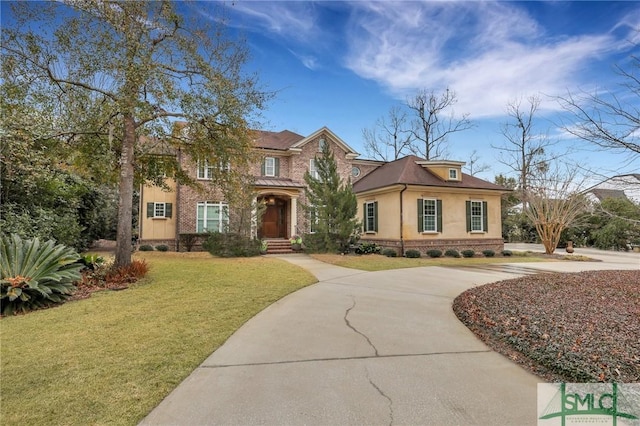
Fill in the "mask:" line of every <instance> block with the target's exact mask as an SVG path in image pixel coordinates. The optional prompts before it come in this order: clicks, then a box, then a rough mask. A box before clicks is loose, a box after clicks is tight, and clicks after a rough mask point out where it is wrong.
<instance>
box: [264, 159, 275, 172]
mask: <svg viewBox="0 0 640 426" xmlns="http://www.w3.org/2000/svg"><path fill="white" fill-rule="evenodd" d="M269 163H271V165H269ZM269 168H271V173H269ZM264 175H265V176H270V177H273V176H275V175H276V159H275V158H274V157H265V159H264Z"/></svg>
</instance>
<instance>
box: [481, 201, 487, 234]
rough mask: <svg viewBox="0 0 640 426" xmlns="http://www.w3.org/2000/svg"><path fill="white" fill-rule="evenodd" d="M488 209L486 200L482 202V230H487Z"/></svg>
mask: <svg viewBox="0 0 640 426" xmlns="http://www.w3.org/2000/svg"><path fill="white" fill-rule="evenodd" d="M488 213H489V211H488V210H487V202H486V201H483V202H482V230H483V231H484V232H489V214H488Z"/></svg>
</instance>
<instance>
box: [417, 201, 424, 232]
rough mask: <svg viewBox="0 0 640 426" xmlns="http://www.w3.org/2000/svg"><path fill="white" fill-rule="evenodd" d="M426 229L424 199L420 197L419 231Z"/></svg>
mask: <svg viewBox="0 0 640 426" xmlns="http://www.w3.org/2000/svg"><path fill="white" fill-rule="evenodd" d="M423 231H424V200H422V198H419V199H418V232H423Z"/></svg>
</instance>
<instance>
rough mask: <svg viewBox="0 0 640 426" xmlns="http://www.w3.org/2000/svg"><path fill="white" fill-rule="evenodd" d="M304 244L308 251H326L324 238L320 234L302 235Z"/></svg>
mask: <svg viewBox="0 0 640 426" xmlns="http://www.w3.org/2000/svg"><path fill="white" fill-rule="evenodd" d="M302 244H304V250H305V251H306V252H307V253H322V252H324V239H323V237H322V235H320V234H305V235H303V236H302Z"/></svg>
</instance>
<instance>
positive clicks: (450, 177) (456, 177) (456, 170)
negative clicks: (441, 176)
mask: <svg viewBox="0 0 640 426" xmlns="http://www.w3.org/2000/svg"><path fill="white" fill-rule="evenodd" d="M451 172H453V175H454V176H451ZM449 180H460V173H459V172H458V169H449Z"/></svg>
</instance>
